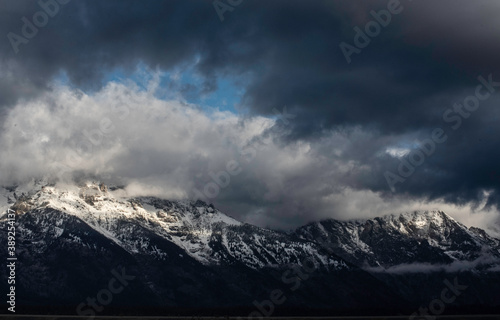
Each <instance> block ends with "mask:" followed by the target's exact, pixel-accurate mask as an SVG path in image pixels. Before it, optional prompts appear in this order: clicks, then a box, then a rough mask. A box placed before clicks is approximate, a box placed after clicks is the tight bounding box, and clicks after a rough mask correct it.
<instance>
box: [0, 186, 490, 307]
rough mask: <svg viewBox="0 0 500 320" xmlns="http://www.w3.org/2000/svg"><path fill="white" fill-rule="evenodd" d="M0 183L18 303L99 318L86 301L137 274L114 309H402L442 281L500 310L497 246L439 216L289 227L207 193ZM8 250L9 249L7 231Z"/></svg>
mask: <svg viewBox="0 0 500 320" xmlns="http://www.w3.org/2000/svg"><path fill="white" fill-rule="evenodd" d="M2 190H3V191H2V197H3V199H4V200H5V201H4V202H3V203H2V206H3V207H2V208H3V210H6V208H8V209H9V210H12V211H13V212H15V215H16V223H17V228H16V230H17V234H18V239H17V242H18V247H17V257H18V270H19V271H18V276H17V278H18V283H19V285H18V287H19V289H18V296H17V297H18V298H17V299H19V301H21V306H20V307H18V308H20V309H22V307H26V308H35V309H36V308H39V309H37V310H44V309H43V307H44V306H47V305H50V306H53V307H52V308H53V309H51V310H52V311H51V312H60V313H65V312H66V313H67V312H68V310H74V311H72V312H73V313H76V314H80V315H82V314H86V313H87V312H96V310H95V309H93V307H92V306H91V305H90V304H88V303H87V302H86V298H87V297H92V296H95V295H96V293H98V292H100V290H101V289H102V288H106V283H107V282H108V281H109V279H110V277H113V275H114V274H116V273H120V272H122V275H123V276H124V277H125V278H126V279H129V280H130V281H128V280H127V281H126V282H127V286H125V289H124V290H123V294H122V293H120V294H119V295H118V294H117V295H116V300H115V299H114V300H113V306H114V308H120V306H121V307H123V308H124V310H129V312H131V313H133V312H134V311H133V308H134V307H136V308H139V309H140V308H144V307H147V306H149V307H150V308H151V309H150V310H164V311H168V310H170V312H173V310H177V311H176V312H180V311H178V310H182V308H194V309H192V310H201V311H199V312H201V313H204V312H205V313H206V312H209V311H207V310H212V312H216V311H214V310H219V311H217V312H221V313H222V314H224V312H236V313H238V312H239V313H241V312H251V311H252V308H256V305H259V303H260V302H261V301H264V300H267V299H268V298H269V294H270V293H271V292H274V290H279V292H280V295H281V297H285V298H283V299H281V298H280V299H278V300H279V301H281V300H283V301H282V303H280V304H279V305H276V306H275V307H276V310H277V314H286V313H287V312H292V311H291V310H297V309H300V308H303V309H304V308H306V309H307V310H309V311H308V312H312V313H313V314H315V313H318V314H321V312H332V311H335V312H351V313H356V312H357V313H358V314H364V313H370V312H379V313H386V314H388V313H390V314H395V312H396V311H397V310H399V312H400V313H401V312H408V311H409V310H413V309H415V310H417V309H418V307H419V306H420V305H424V304H428V303H429V300H428V299H429V297H432V296H433V294H436V293H435V292H434V291H435V290H439V289H440V286H441V285H439V282H443V279H448V280H449V281H452V280H453V279H459V280H458V282H459V283H460V284H461V285H462V284H464V285H465V286H467V290H465V291H464V292H463V294H461V295H460V297H459V298H457V299H456V301H454V303H452V304H450V306H449V308H450V309H452V310H454V309H453V308H455V309H457V310H461V309H460V308H462V309H463V308H476V307H478V306H479V305H482V306H484V307H488V308H495V307H500V305H499V304H498V303H499V301H500V300H499V299H498V294H496V293H495V292H497V290H496V284H497V283H498V280H499V279H500V273H499V272H498V268H499V266H500V240H499V239H496V238H494V237H491V236H490V235H488V234H487V233H486V232H484V231H483V230H481V229H478V228H467V227H465V226H464V225H462V224H460V223H458V222H457V221H455V220H454V219H453V218H451V217H450V216H448V215H446V214H445V213H444V212H440V211H434V212H431V211H427V212H410V213H402V214H400V215H387V216H383V217H380V218H374V219H368V220H352V221H338V220H332V219H329V220H324V221H319V222H315V223H311V224H308V225H305V226H303V227H299V228H298V229H296V230H295V231H293V232H289V233H285V232H281V231H274V230H271V229H265V228H260V227H256V226H253V225H251V224H246V223H242V222H240V221H238V220H235V219H234V218H232V217H230V216H227V215H225V214H224V213H222V212H221V211H219V210H218V209H217V208H215V207H214V206H213V205H212V204H207V203H205V202H203V201H199V200H198V201H178V200H177V201H169V200H164V199H160V198H155V197H124V196H123V190H122V189H120V188H117V187H108V186H106V185H105V184H103V183H99V182H92V181H87V182H81V183H79V184H71V185H68V184H67V185H60V184H51V183H48V182H47V181H37V182H35V181H34V182H33V183H32V184H30V185H29V186H24V187H23V186H21V187H19V186H18V187H10V188H3V189H2ZM6 223H7V218H6V215H5V214H4V215H3V217H2V218H1V219H0V224H1V225H2V227H6ZM0 245H1V246H0V247H1V249H0V250H1V251H2V254H5V255H7V252H6V251H5V248H6V247H7V246H6V241H5V239H4V238H2V240H1V241H0ZM120 268H122V269H120ZM127 277H128V278H127ZM6 278H7V274H5V273H2V281H7V279H6ZM422 279H425V283H421V284H420V285H419V286H415V285H414V283H415V281H417V282H419V281H422ZM436 281H438V283H435V282H436ZM443 286H444V284H443ZM433 292H434V293H433ZM333 301H334V303H333ZM82 303H83V304H82ZM77 306H80V307H79V308H78V310H77V309H76V308H77ZM72 308H74V309H72ZM127 308H128V309H127ZM280 309H281V311H280ZM91 310H94V311H91ZM110 310H115V309H108V311H110ZM141 310H142V309H141ZM221 310H222V311H221ZM228 310H230V311H228ZM238 310H239V311H238ZM304 310H305V309H304ZM355 310H358V311H355ZM151 312H153V311H151ZM303 312H304V311H303Z"/></svg>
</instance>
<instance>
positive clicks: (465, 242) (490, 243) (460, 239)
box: [296, 211, 500, 267]
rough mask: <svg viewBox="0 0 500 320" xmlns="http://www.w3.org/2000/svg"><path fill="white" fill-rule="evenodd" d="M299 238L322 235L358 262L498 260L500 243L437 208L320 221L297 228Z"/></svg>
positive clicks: (346, 256) (337, 252) (339, 250)
mask: <svg viewBox="0 0 500 320" xmlns="http://www.w3.org/2000/svg"><path fill="white" fill-rule="evenodd" d="M296 234H297V235H298V236H299V237H300V238H302V239H315V238H317V237H324V238H327V239H328V241H329V242H330V243H331V245H332V249H333V250H334V251H335V253H336V254H338V255H339V256H341V257H343V258H344V259H346V260H348V261H350V262H352V263H355V264H357V265H363V264H368V265H369V266H383V267H390V266H394V265H398V264H403V263H415V262H432V263H443V264H445V263H452V262H453V261H460V260H466V261H472V260H475V259H477V258H479V257H480V256H484V255H490V256H492V257H497V258H500V241H499V240H498V239H495V238H493V237H491V236H489V235H488V234H487V233H486V232H485V231H484V230H481V229H479V228H473V227H472V228H470V229H468V228H467V227H466V226H464V225H463V224H461V223H459V222H457V221H456V220H455V219H453V218H452V217H450V216H449V215H447V214H445V213H444V212H442V211H415V212H407V213H402V214H399V215H394V214H391V215H386V216H383V217H378V218H374V219H368V220H352V221H346V222H343V221H336V220H325V221H321V222H316V223H311V224H309V225H306V226H304V227H301V228H299V229H297V231H296Z"/></svg>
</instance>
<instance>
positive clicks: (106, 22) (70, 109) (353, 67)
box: [0, 0, 500, 228]
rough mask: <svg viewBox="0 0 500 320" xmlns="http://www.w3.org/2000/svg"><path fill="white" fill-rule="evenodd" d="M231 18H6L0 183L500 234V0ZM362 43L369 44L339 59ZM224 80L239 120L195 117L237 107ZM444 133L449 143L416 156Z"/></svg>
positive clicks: (193, 10) (107, 9)
mask: <svg viewBox="0 0 500 320" xmlns="http://www.w3.org/2000/svg"><path fill="white" fill-rule="evenodd" d="M224 3H226V2H224ZM227 4H228V3H227ZM228 5H230V4H228ZM390 7H392V8H396V7H397V8H398V9H397V12H398V13H397V14H391V15H390V21H389V20H388V19H389V18H387V17H388V16H387V15H386V16H385V17H386V18H385V19H386V20H385V21H386V26H380V28H379V31H378V32H376V34H375V35H373V36H367V35H366V34H367V33H369V32H370V30H368V31H367V26H369V24H370V23H371V25H373V22H372V21H377V19H376V18H375V17H380V16H383V15H384V12H387V10H389V9H388V8H390ZM231 8H232V10H229V11H225V12H224V13H223V15H224V20H223V21H221V19H220V15H219V14H218V13H217V9H216V8H215V7H214V2H211V1H154V2H153V1H150V2H139V1H127V0H125V1H103V2H91V1H50V0H49V1H43V0H42V1H38V2H37V1H10V2H6V3H3V4H2V7H1V9H0V13H1V16H0V34H2V35H3V41H1V42H0V57H1V58H2V59H1V60H0V72H1V78H0V108H1V109H0V110H1V112H0V114H1V117H2V118H1V120H2V126H3V128H2V133H1V136H0V141H1V143H2V153H3V155H2V159H1V168H2V173H1V174H2V180H3V181H4V182H3V183H14V182H15V181H17V180H23V179H29V178H30V177H32V176H39V175H44V174H51V175H57V174H59V175H60V173H61V171H63V172H67V173H81V174H88V175H93V176H98V177H100V178H101V179H111V180H116V183H124V184H127V185H129V187H130V188H129V190H130V191H131V192H132V190H134V192H137V190H143V192H144V190H150V191H149V192H150V193H154V194H164V196H165V197H170V198H185V197H189V198H193V197H203V196H205V197H206V194H205V193H206V192H205V191H204V190H203V188H205V187H206V186H207V184H209V183H211V182H214V181H215V180H216V179H215V180H214V178H213V177H214V176H216V177H219V178H220V179H223V178H224V177H227V175H226V174H224V173H223V174H222V176H221V175H218V174H219V173H220V172H222V171H225V172H227V174H229V177H230V183H228V185H227V186H225V183H224V182H223V181H222V180H221V181H219V182H221V183H220V184H219V189H220V190H219V192H218V193H217V196H215V197H206V200H207V201H210V202H214V203H216V204H217V205H218V206H219V207H221V208H222V209H224V210H225V211H227V212H229V213H231V214H233V215H237V216H239V217H241V218H242V219H244V220H246V221H249V222H255V223H258V224H260V225H272V226H279V227H283V228H288V227H293V226H296V225H299V224H301V223H303V222H306V221H309V220H314V219H318V218H328V217H334V218H335V217H337V218H343V219H346V218H349V217H359V216H370V215H374V214H383V213H388V212H393V211H396V210H403V209H405V208H415V207H422V206H440V207H441V206H447V207H449V208H454V209H451V210H452V211H455V212H457V214H459V213H458V212H463V211H464V210H468V211H470V212H472V211H481V212H483V211H484V212H485V213H483V215H482V217H483V218H477V220H478V221H481V224H487V221H492V220H494V219H497V218H496V217H497V214H496V212H497V210H498V205H499V204H500V193H499V192H500V169H498V163H499V160H500V152H499V151H498V147H497V146H498V145H499V144H500V140H499V139H500V138H499V137H500V132H499V131H500V129H499V128H500V127H499V126H498V125H497V124H498V121H499V119H500V113H499V111H498V110H499V109H498V102H499V95H498V91H499V90H500V87H499V86H498V84H497V82H500V61H499V60H498V58H497V57H498V56H499V53H500V45H499V44H498V41H496V39H498V36H499V33H500V25H499V22H498V18H497V17H498V14H499V13H500V5H499V4H498V3H497V2H496V1H492V0H491V1H477V2H469V1H465V0H463V1H452V0H447V1H440V2H439V3H431V2H426V1H418V2H415V1H413V2H411V1H400V2H399V1H371V2H369V3H366V2H363V1H349V2H334V1H313V2H311V1H309V2H304V1H272V2H268V3H265V4H264V3H260V2H257V1H249V0H244V1H241V2H240V3H239V4H238V5H237V6H235V5H233V6H231ZM39 12H42V13H45V17H46V21H44V16H43V15H41V14H38V13H39ZM26 21H27V22H26ZM378 23H379V24H380V22H378ZM35 29H36V32H35ZM358 30H361V31H362V32H363V33H364V35H363V37H365V38H366V39H368V41H366V39H365V41H366V42H367V44H366V46H364V47H363V48H358V50H357V53H352V54H351V55H350V56H349V57H348V58H349V59H346V55H345V54H344V53H345V52H343V51H342V49H341V43H346V44H349V45H351V46H354V47H355V48H357V47H356V39H357V38H359V37H360V35H359V31H358ZM371 32H372V33H373V30H372V31H371ZM358 40H359V39H358ZM138 69H139V70H140V71H144V70H147V71H148V72H149V73H150V76H149V77H150V78H147V79H146V80H143V76H142V75H141V73H140V72H138ZM116 74H120V76H121V77H122V78H121V79H116V76H115V75H116ZM179 74H181V75H182V74H190V75H191V77H192V78H193V79H196V81H194V80H193V81H187V82H181V81H179V80H178V79H177V77H176V75H179ZM123 77H124V78H125V80H123ZM151 77H152V78H151ZM155 77H156V78H155ZM138 79H139V80H140V81H145V85H144V86H143V87H142V88H139V87H138V86H137V83H136V82H137V81H138ZM221 79H223V80H225V81H228V82H230V83H231V84H232V85H233V87H234V88H237V90H239V91H241V95H239V101H237V102H236V105H235V106H234V109H232V110H228V111H220V110H215V109H211V108H206V107H205V106H204V105H203V102H199V103H192V102H190V101H189V100H190V99H191V98H192V97H193V96H200V97H206V96H210V95H211V94H215V93H219V94H222V95H224V93H227V91H225V90H227V89H223V88H222V85H221ZM481 79H483V80H484V81H483V80H481ZM490 79H491V81H490ZM128 81H130V82H128ZM485 82H486V83H489V84H488V85H487V84H485ZM478 86H481V88H480V89H479V93H480V94H481V96H482V97H485V98H484V99H478V104H477V106H476V105H474V101H475V100H471V99H468V98H469V97H474V96H475V95H476V94H477V92H478V90H477V88H478ZM486 96H487V97H486ZM118 101H122V102H120V103H118ZM457 103H458V104H460V106H458V107H456V104H457ZM467 103H472V105H470V104H469V105H467ZM221 106H222V101H221ZM285 110H286V111H285ZM277 112H278V116H277ZM279 113H281V115H280V114H279ZM283 114H284V115H286V114H289V115H290V117H288V118H287V117H286V116H285V117H284V118H283ZM280 117H281V118H280ZM108 120H109V121H108ZM458 121H460V124H459V125H458ZM436 129H439V130H441V131H440V132H442V135H441V136H446V139H445V141H443V142H440V143H437V142H435V146H434V147H433V150H432V152H427V153H426V152H424V151H425V150H424V151H422V150H423V149H422V148H423V146H424V145H425V143H426V142H428V141H429V139H431V141H432V137H433V132H436V131H435V130H436ZM95 130H98V131H95ZM106 131H108V132H107V133H106ZM96 132H98V133H96ZM99 139H100V140H99ZM96 142H97V143H96ZM419 153H421V154H423V155H424V159H423V161H421V162H422V163H420V160H419V161H416V159H417V158H415V157H418V155H419ZM410 156H413V157H414V158H412V159H413V162H415V163H419V164H418V165H412V166H413V167H414V168H413V171H412V173H411V174H408V176H402V175H401V173H400V169H399V168H400V167H401V163H403V162H405V163H410V165H411V164H412V163H411V161H412V159H410V158H409V157H410ZM231 161H234V162H231ZM236 162H237V164H238V166H236V165H235V163H236ZM228 163H229V164H228ZM228 165H229V166H230V168H231V169H232V170H228ZM406 166H408V165H406ZM61 168H63V169H64V170H62V169H61ZM238 169H241V171H240V170H238ZM406 170H407V171H406V172H408V170H409V169H408V168H406ZM229 171H233V173H235V172H239V173H237V174H231V172H229ZM410 171H411V170H410ZM388 172H389V173H390V174H394V175H396V177H399V178H396V180H394V176H391V177H392V179H393V180H392V182H393V183H392V185H391V183H390V181H389V182H388V178H387V177H388V174H387V173H388ZM395 181H397V182H396V183H395ZM222 185H224V187H222ZM212 186H213V185H212ZM207 190H209V189H207ZM212 191H213V190H212ZM199 192H201V193H202V195H201V196H200V193H199ZM488 212H489V213H488ZM459 215H461V216H462V217H463V218H464V219H466V220H467V219H469V218H467V217H466V215H465V214H462V213H460V214H459ZM476 216H477V215H476ZM485 216H487V217H488V218H487V219H486V218H484V217H485ZM471 223H473V222H471Z"/></svg>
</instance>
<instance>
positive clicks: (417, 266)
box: [364, 255, 500, 274]
mask: <svg viewBox="0 0 500 320" xmlns="http://www.w3.org/2000/svg"><path fill="white" fill-rule="evenodd" d="M498 263H500V259H498V258H494V257H491V256H486V255H484V256H481V257H479V258H477V259H475V260H473V261H453V262H452V263H450V264H430V263H410V264H400V265H397V266H392V267H389V268H383V267H369V268H364V269H365V270H366V271H368V272H374V273H381V272H383V273H393V274H405V273H432V272H450V273H454V272H460V271H470V270H473V269H475V268H477V267H481V266H488V265H492V264H498ZM499 268H500V265H494V266H491V267H489V268H488V269H487V270H488V271H491V272H495V271H500V269H499Z"/></svg>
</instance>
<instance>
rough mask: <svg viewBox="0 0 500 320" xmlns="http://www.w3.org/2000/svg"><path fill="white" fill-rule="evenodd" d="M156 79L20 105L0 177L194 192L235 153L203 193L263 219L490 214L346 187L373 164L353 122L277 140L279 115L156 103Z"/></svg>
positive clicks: (176, 195)
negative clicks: (70, 178) (77, 177)
mask: <svg viewBox="0 0 500 320" xmlns="http://www.w3.org/2000/svg"><path fill="white" fill-rule="evenodd" d="M158 81H159V80H158V77H155V76H152V79H151V80H149V81H148V84H147V88H146V90H141V88H139V87H138V86H137V85H135V84H134V83H130V82H127V83H126V84H120V83H115V82H111V83H109V84H108V85H107V86H105V87H104V88H103V89H102V90H100V91H98V92H96V93H94V94H85V93H83V92H81V91H79V90H73V89H70V88H68V87H66V86H63V85H55V86H54V88H53V90H52V92H49V93H46V94H45V95H44V96H42V97H40V98H39V99H37V100H34V101H31V102H19V103H18V104H17V106H15V108H13V109H12V110H11V111H10V113H9V114H8V117H7V119H6V120H5V122H4V124H3V133H2V135H1V137H0V148H1V150H2V157H1V159H0V184H3V185H6V184H13V183H16V182H19V181H22V180H29V179H31V178H32V177H42V176H60V177H61V176H62V177H66V175H64V173H68V174H76V173H78V174H83V175H88V176H91V177H98V178H101V179H104V180H106V181H108V182H112V183H115V184H125V185H126V186H127V187H126V191H127V192H128V193H129V194H133V195H155V196H162V197H165V198H170V199H181V198H187V197H194V196H195V195H196V194H195V192H194V188H197V190H201V189H202V188H203V187H204V186H206V184H207V183H209V182H212V181H213V180H212V178H211V177H210V176H211V175H214V174H217V173H219V172H221V171H223V170H226V169H227V166H228V163H230V162H231V161H235V162H236V163H237V164H238V166H239V168H240V169H241V170H240V171H241V173H239V174H236V175H233V176H230V179H231V181H230V183H229V185H228V186H227V187H224V188H221V190H220V194H219V196H218V197H216V198H213V199H209V201H211V202H214V203H215V204H216V205H217V206H219V207H220V208H222V209H223V210H225V211H226V212H228V213H229V214H231V215H233V216H235V217H236V218H239V219H241V220H243V221H248V222H253V223H257V224H259V225H262V226H265V225H269V226H274V227H281V228H293V227H297V226H299V225H301V224H304V223H306V222H308V221H312V220H318V219H324V218H338V219H350V218H364V217H374V216H379V215H383V214H387V213H395V212H401V211H409V210H416V209H441V210H443V211H445V212H447V213H449V214H451V215H452V216H454V217H455V218H457V219H458V220H459V221H462V222H464V223H465V224H466V225H475V226H480V227H483V228H484V227H487V226H488V224H489V223H490V222H491V221H493V219H494V218H495V216H498V213H497V212H481V213H477V214H472V213H471V207H470V206H465V207H456V206H452V205H448V204H446V203H444V202H442V201H435V202H433V203H426V202H423V201H417V200H414V199H410V198H405V197H404V196H394V197H393V198H392V199H383V198H382V197H381V196H380V194H378V193H376V192H372V191H367V190H357V189H355V188H353V187H352V183H353V182H352V181H355V179H357V177H358V176H359V175H368V174H370V172H371V168H370V166H369V165H367V164H366V163H362V162H360V161H358V160H356V159H350V158H349V155H350V153H352V152H353V150H357V149H358V147H359V145H360V144H362V145H366V146H371V145H372V143H366V141H369V139H370V138H371V136H370V134H369V133H367V132H365V131H363V130H361V129H359V128H355V129H353V130H350V131H347V132H346V131H339V132H335V131H332V132H330V133H329V134H326V135H325V136H323V137H322V138H320V139H317V140H308V141H303V140H295V141H293V142H287V143H285V142H284V141H282V140H280V139H277V138H278V137H279V136H280V135H281V134H282V132H280V131H276V130H273V128H278V126H274V127H273V125H274V124H275V121H276V120H272V119H269V118H265V117H244V116H237V115H235V114H233V113H231V112H227V111H226V112H221V111H218V110H213V111H212V112H206V111H202V108H200V107H199V106H196V105H190V104H187V103H185V102H183V101H175V100H170V101H165V100H161V99H159V98H157V97H155V88H157V87H158ZM292 121H293V120H292ZM285 131H286V128H285ZM385 142H387V144H390V143H392V142H393V141H392V140H391V141H384V143H385ZM373 148H375V149H376V146H375V147H373ZM242 150H245V151H246V152H243V154H242ZM362 151H363V150H362ZM394 152H396V153H395V154H400V152H401V150H399V151H398V150H396V151H394ZM249 158H250V161H248V160H249ZM479 211H481V210H479Z"/></svg>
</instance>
